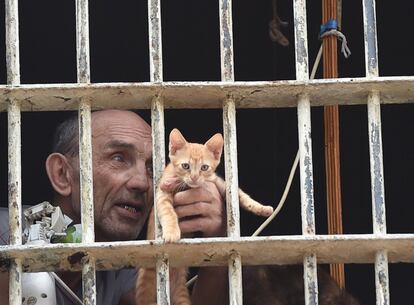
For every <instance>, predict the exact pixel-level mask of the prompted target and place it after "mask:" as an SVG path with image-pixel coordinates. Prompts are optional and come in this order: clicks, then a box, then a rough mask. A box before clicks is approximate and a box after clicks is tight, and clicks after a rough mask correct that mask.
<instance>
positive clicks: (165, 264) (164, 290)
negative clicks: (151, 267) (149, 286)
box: [156, 255, 170, 305]
mask: <svg viewBox="0 0 414 305" xmlns="http://www.w3.org/2000/svg"><path fill="white" fill-rule="evenodd" d="M169 269H170V267H169V261H168V258H167V257H166V256H163V255H160V256H159V257H157V263H156V270H157V304H161V305H166V304H170V272H169Z"/></svg>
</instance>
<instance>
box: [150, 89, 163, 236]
mask: <svg viewBox="0 0 414 305" xmlns="http://www.w3.org/2000/svg"><path fill="white" fill-rule="evenodd" d="M151 125H152V151H153V152H156V153H154V154H153V156H152V158H153V162H152V166H153V172H154V179H153V180H154V181H153V182H154V198H155V192H156V190H157V187H158V184H159V181H160V178H161V175H162V171H163V170H164V167H165V132H164V104H163V101H162V99H161V98H160V96H158V95H157V96H155V97H154V100H153V102H152V108H151ZM154 212H155V213H154V217H155V236H156V239H161V238H162V230H161V225H160V223H159V221H158V217H157V206H156V205H154Z"/></svg>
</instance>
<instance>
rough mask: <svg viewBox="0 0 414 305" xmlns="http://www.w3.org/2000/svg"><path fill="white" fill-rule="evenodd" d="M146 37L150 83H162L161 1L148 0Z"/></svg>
mask: <svg viewBox="0 0 414 305" xmlns="http://www.w3.org/2000/svg"><path fill="white" fill-rule="evenodd" d="M148 21H149V24H148V36H149V46H150V79H151V82H162V80H163V73H162V36H161V1H160V0H148Z"/></svg>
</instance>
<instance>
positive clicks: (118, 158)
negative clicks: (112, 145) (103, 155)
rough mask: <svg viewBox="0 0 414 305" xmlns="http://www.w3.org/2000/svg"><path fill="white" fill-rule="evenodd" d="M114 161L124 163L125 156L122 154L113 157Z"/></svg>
mask: <svg viewBox="0 0 414 305" xmlns="http://www.w3.org/2000/svg"><path fill="white" fill-rule="evenodd" d="M112 160H114V161H117V162H124V161H125V159H124V156H123V155H120V154H116V155H113V156H112Z"/></svg>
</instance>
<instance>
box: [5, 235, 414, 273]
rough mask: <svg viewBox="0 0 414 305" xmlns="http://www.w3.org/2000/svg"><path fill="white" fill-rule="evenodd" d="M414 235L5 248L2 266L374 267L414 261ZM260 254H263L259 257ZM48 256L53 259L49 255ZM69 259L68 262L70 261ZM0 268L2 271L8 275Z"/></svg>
mask: <svg viewBox="0 0 414 305" xmlns="http://www.w3.org/2000/svg"><path fill="white" fill-rule="evenodd" d="M413 248H414V234H386V235H378V234H344V235H286V236H265V237H240V238H234V239H229V238H227V237H217V238H208V239H205V238H188V239H187V238H185V239H182V240H181V241H180V242H179V243H173V244H165V243H164V242H163V241H155V242H154V241H149V240H134V241H123V242H107V243H93V244H83V243H78V244H48V245H10V246H0V258H1V261H2V262H7V261H8V260H9V259H13V258H18V259H22V263H23V266H24V270H23V271H24V272H39V271H52V270H73V271H80V270H82V268H81V267H82V265H81V264H80V263H75V264H73V263H71V262H73V258H74V257H75V258H76V257H79V254H81V253H87V254H89V255H91V256H93V257H95V258H96V266H97V268H99V270H103V269H119V268H122V267H123V266H131V265H134V266H135V265H136V266H143V267H147V268H152V267H154V257H156V255H157V254H159V253H165V255H168V257H169V258H170V265H171V266H172V267H182V266H225V265H228V259H229V256H230V255H231V254H232V253H233V252H234V251H235V252H237V253H238V254H240V255H241V257H243V264H244V265H272V264H278V265H287V264H288V265H291V264H300V263H303V257H304V256H305V255H306V254H308V253H314V254H315V255H316V256H317V258H318V263H319V264H326V263H338V262H344V263H356V264H368V263H369V264H373V263H374V262H375V254H376V253H377V252H378V251H380V250H386V251H387V254H388V260H389V262H390V263H413V262H414V251H413ZM257 249H260V255H257ZM46 252H47V253H48V259H47V260H45V259H44V254H45V253H46ZM68 257H70V259H69V260H68V259H67V258H68ZM7 267H8V265H7V264H0V270H1V271H5V270H7Z"/></svg>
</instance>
